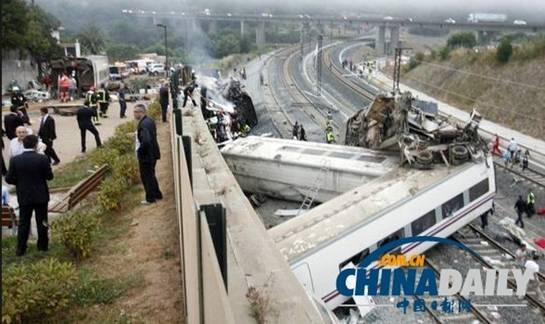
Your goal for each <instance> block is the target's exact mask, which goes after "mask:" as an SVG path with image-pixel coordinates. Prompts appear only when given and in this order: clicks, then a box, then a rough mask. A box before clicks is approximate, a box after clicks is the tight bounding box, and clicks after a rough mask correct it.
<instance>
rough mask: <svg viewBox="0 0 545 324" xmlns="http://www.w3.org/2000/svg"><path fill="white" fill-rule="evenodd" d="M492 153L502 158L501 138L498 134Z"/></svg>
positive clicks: (495, 137)
mask: <svg viewBox="0 0 545 324" xmlns="http://www.w3.org/2000/svg"><path fill="white" fill-rule="evenodd" d="M491 153H492V154H493V155H494V154H495V155H498V156H501V155H502V154H501V150H500V137H499V136H498V134H496V135H495V136H494V143H493V144H492V151H491Z"/></svg>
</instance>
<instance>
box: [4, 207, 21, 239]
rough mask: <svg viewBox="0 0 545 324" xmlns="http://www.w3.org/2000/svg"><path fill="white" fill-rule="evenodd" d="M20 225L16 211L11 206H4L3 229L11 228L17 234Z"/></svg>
mask: <svg viewBox="0 0 545 324" xmlns="http://www.w3.org/2000/svg"><path fill="white" fill-rule="evenodd" d="M18 225H19V220H18V219H17V215H15V209H13V207H11V206H7V205H2V227H4V226H6V227H8V228H11V229H12V231H13V234H15V233H17V226H18Z"/></svg>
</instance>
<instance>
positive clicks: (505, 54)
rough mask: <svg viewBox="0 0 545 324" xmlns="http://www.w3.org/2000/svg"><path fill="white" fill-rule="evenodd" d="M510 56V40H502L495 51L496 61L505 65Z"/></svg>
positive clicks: (511, 49)
mask: <svg viewBox="0 0 545 324" xmlns="http://www.w3.org/2000/svg"><path fill="white" fill-rule="evenodd" d="M512 54H513V46H512V45H511V40H510V39H509V38H503V39H502V40H501V42H500V43H499V44H498V48H497V49H496V59H497V60H498V62H501V63H507V61H509V58H511V55H512Z"/></svg>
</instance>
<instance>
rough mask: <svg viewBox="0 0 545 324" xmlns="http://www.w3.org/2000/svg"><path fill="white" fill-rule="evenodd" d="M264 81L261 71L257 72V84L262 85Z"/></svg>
mask: <svg viewBox="0 0 545 324" xmlns="http://www.w3.org/2000/svg"><path fill="white" fill-rule="evenodd" d="M264 83H265V78H264V77H263V72H261V73H259V85H261V86H262V85H263V84H264Z"/></svg>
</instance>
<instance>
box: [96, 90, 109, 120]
mask: <svg viewBox="0 0 545 324" xmlns="http://www.w3.org/2000/svg"><path fill="white" fill-rule="evenodd" d="M96 96H97V102H98V106H99V108H100V117H103V118H108V116H107V115H106V113H107V112H108V105H109V103H110V92H108V90H107V89H106V87H105V86H104V83H102V84H101V85H100V89H99V90H98V91H97V95H96Z"/></svg>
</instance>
